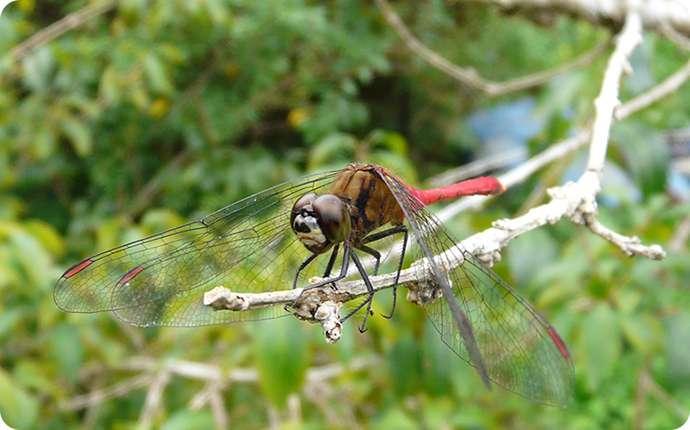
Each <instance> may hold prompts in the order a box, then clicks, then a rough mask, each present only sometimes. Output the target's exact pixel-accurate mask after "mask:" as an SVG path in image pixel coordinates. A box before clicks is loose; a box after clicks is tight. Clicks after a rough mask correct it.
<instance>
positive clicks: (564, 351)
mask: <svg viewBox="0 0 690 430" xmlns="http://www.w3.org/2000/svg"><path fill="white" fill-rule="evenodd" d="M546 331H548V332H549V336H551V339H552V340H553V343H555V344H556V347H557V348H558V350H559V351H560V352H561V355H563V357H565V358H570V353H569V352H568V348H567V347H566V346H565V342H563V339H561V337H560V336H559V335H558V333H556V330H554V329H553V327H549V328H548V329H547V330H546Z"/></svg>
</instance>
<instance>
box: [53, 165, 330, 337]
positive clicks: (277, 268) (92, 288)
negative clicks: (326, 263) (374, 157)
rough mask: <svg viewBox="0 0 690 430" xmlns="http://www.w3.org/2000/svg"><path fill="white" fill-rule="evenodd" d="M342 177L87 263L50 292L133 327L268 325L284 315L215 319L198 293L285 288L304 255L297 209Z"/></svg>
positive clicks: (296, 186) (270, 193) (298, 185)
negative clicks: (293, 213) (294, 224)
mask: <svg viewBox="0 0 690 430" xmlns="http://www.w3.org/2000/svg"><path fill="white" fill-rule="evenodd" d="M338 173H339V172H337V171H336V172H327V173H320V174H316V175H311V176H306V177H304V178H301V179H297V180H295V181H291V182H286V183H284V184H281V185H278V186H275V187H273V188H269V189H267V190H265V191H262V192H260V193H258V194H255V195H253V196H250V197H247V198H245V199H243V200H240V201H238V202H236V203H234V204H232V205H230V206H227V207H226V208H223V209H221V210H219V211H217V212H214V213H212V214H211V215H209V216H207V217H205V218H203V219H201V220H199V221H195V222H192V223H189V224H186V225H183V226H180V227H177V228H174V229H171V230H168V231H165V232H162V233H158V234H156V235H153V236H151V237H148V238H145V239H142V240H138V241H135V242H132V243H129V244H126V245H122V246H120V247H117V248H114V249H111V250H109V251H105V252H103V253H100V254H98V255H95V256H93V257H90V258H88V259H86V260H84V261H82V262H80V263H77V264H76V265H75V266H73V267H72V268H70V269H69V270H67V271H66V272H65V274H63V275H62V277H61V278H60V279H59V280H58V282H57V284H56V286H55V289H54V293H53V296H54V299H55V303H56V304H57V306H58V307H60V308H61V309H63V310H65V311H67V312H99V311H113V312H115V314H116V315H117V316H118V317H119V318H121V319H123V320H125V321H127V322H130V323H132V324H136V325H144V326H146V325H171V326H199V325H209V324H219V323H227V322H234V321H244V320H255V319H265V318H273V317H276V316H280V315H281V314H284V311H283V310H282V309H278V308H267V309H260V310H252V311H246V312H229V311H227V312H226V311H223V312H213V311H212V310H211V309H208V308H207V307H206V306H203V304H202V297H203V293H205V292H206V291H209V290H211V289H213V288H214V287H216V286H224V287H226V288H228V289H230V290H232V291H234V292H238V293H260V292H264V291H271V290H280V289H285V288H286V287H287V288H289V286H290V285H292V280H293V277H294V275H295V272H296V268H297V266H298V265H299V263H301V262H302V261H303V260H304V259H305V258H306V257H307V256H308V255H310V253H309V251H307V250H306V249H305V248H304V246H303V245H302V244H301V243H300V242H299V241H298V240H297V238H296V237H295V235H294V233H293V232H292V230H291V229H290V210H291V209H292V205H293V204H294V202H295V201H296V200H297V199H299V198H300V197H301V196H302V195H304V194H306V193H309V192H317V193H322V192H324V191H325V190H327V189H328V187H329V186H330V184H331V182H332V181H333V179H334V177H335V176H336V175H337V174H338Z"/></svg>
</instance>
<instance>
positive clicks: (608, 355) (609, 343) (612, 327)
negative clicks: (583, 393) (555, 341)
mask: <svg viewBox="0 0 690 430" xmlns="http://www.w3.org/2000/svg"><path fill="white" fill-rule="evenodd" d="M621 349H622V338H621V332H620V327H619V325H618V321H617V319H616V315H615V314H614V312H613V310H612V309H611V308H610V307H609V305H608V304H607V303H605V302H600V303H598V304H597V305H596V307H595V308H594V309H592V311H591V312H590V313H589V314H588V315H587V316H586V317H585V318H584V321H583V323H582V333H581V336H580V345H579V350H580V351H582V353H583V355H584V362H585V369H586V374H587V383H588V385H589V388H590V390H592V391H595V390H596V389H597V388H598V387H599V385H600V384H601V383H602V382H603V381H604V380H605V379H606V378H607V377H609V376H611V374H612V371H613V369H614V367H615V366H616V363H617V361H618V359H619V357H620V355H621Z"/></svg>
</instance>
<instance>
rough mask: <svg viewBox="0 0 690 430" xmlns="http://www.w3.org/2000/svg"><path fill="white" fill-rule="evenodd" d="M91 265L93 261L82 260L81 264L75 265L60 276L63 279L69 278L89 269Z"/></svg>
mask: <svg viewBox="0 0 690 430" xmlns="http://www.w3.org/2000/svg"><path fill="white" fill-rule="evenodd" d="M91 263H93V260H84V261H82V262H81V263H77V264H75V265H74V266H72V267H71V268H70V269H69V270H68V271H67V272H65V274H64V275H62V277H63V278H65V279H68V278H71V277H72V276H74V275H76V274H77V273H79V272H81V271H82V270H84V269H86V268H87V267H89V266H90V265H91Z"/></svg>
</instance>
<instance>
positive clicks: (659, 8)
mask: <svg viewBox="0 0 690 430" xmlns="http://www.w3.org/2000/svg"><path fill="white" fill-rule="evenodd" d="M456 1H457V2H458V3H481V4H483V5H495V6H498V7H500V8H502V9H504V10H510V11H511V12H519V11H524V12H525V13H526V14H529V15H530V16H534V15H535V14H536V13H538V12H539V11H544V12H547V13H561V14H568V15H570V16H576V17H579V18H580V19H584V20H587V21H589V22H592V23H594V24H596V25H607V26H608V27H609V28H612V29H618V28H621V27H622V26H623V23H624V22H625V21H626V19H627V18H626V15H627V13H628V11H629V10H630V8H631V7H632V8H637V9H638V10H639V14H640V17H641V22H642V24H643V25H644V27H645V28H646V29H649V30H655V31H656V30H659V28H660V26H661V25H662V24H663V23H669V24H670V25H671V26H672V27H673V28H674V29H676V31H678V32H681V33H683V34H686V35H690V13H689V12H688V11H689V10H690V3H689V2H688V0H644V1H643V2H642V3H640V5H639V7H638V6H630V5H627V4H625V2H618V1H601V0H568V1H563V0H456Z"/></svg>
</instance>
